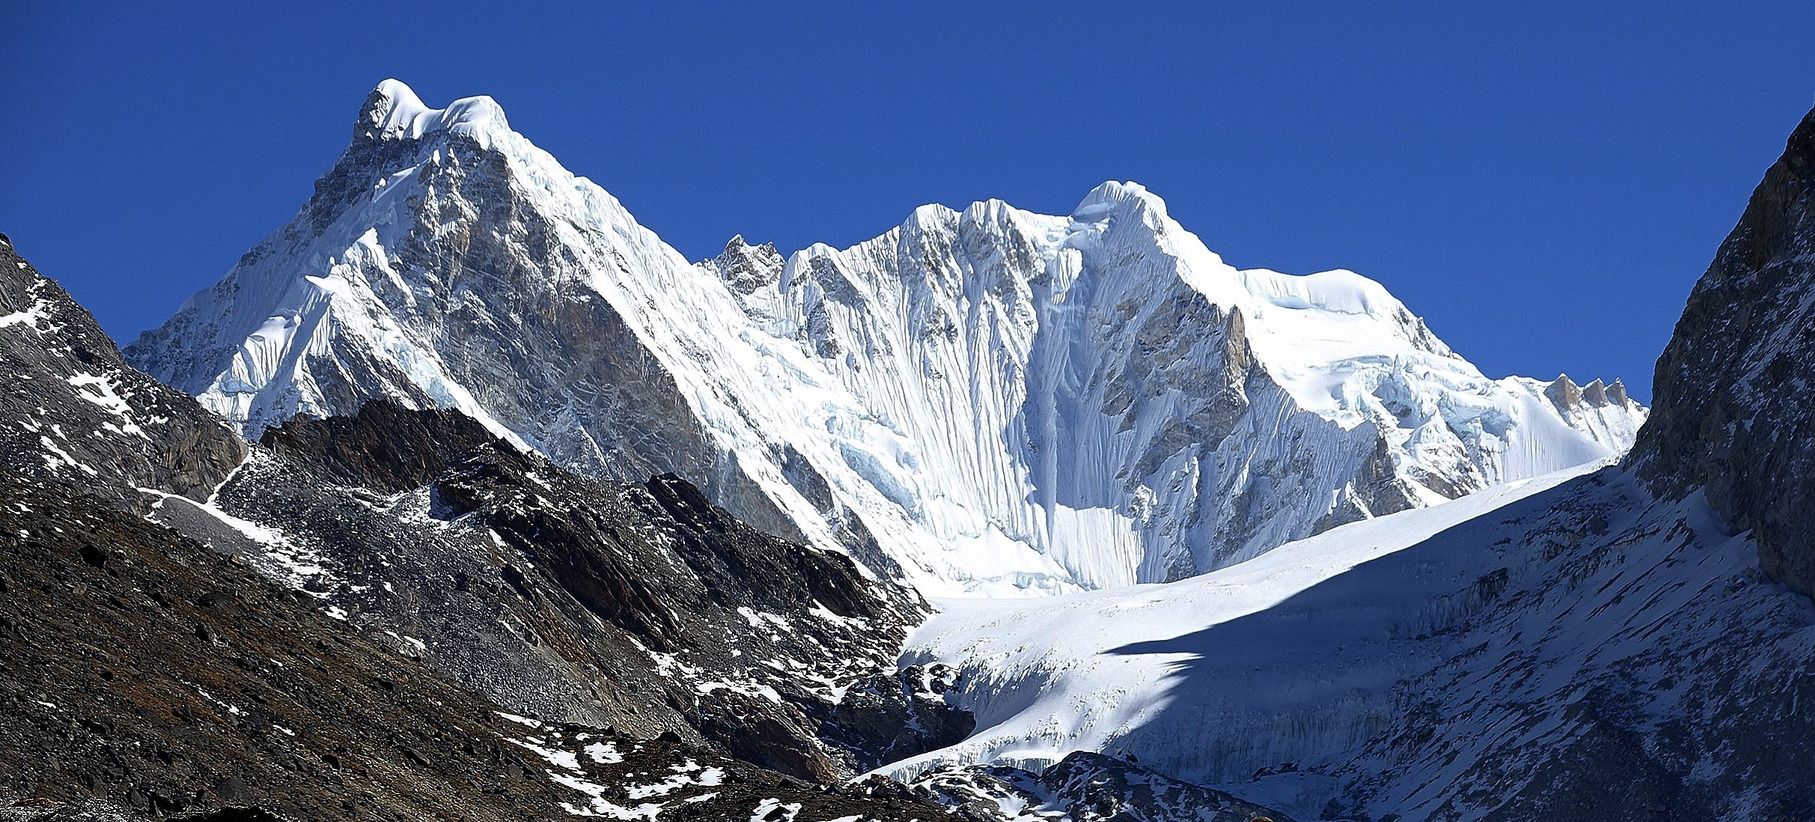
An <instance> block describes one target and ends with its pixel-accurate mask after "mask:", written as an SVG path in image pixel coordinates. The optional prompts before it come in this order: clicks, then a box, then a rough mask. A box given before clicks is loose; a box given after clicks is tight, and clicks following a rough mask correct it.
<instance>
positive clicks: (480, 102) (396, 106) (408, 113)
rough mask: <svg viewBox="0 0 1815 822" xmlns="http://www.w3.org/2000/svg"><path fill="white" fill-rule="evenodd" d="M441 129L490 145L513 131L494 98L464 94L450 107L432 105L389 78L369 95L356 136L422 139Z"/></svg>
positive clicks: (354, 136)
mask: <svg viewBox="0 0 1815 822" xmlns="http://www.w3.org/2000/svg"><path fill="white" fill-rule="evenodd" d="M437 131H446V132H450V133H453V134H461V135H465V136H468V137H471V138H473V139H474V140H475V141H477V142H478V143H479V144H480V145H482V146H486V147H488V148H489V147H491V146H492V145H493V143H494V142H495V141H496V140H497V139H498V138H499V137H501V136H503V135H506V134H510V133H512V132H511V130H510V121H509V120H507V119H505V116H504V109H503V108H502V107H501V106H499V105H498V102H497V101H496V100H493V99H492V98H490V97H486V96H483V95H481V96H478V97H463V98H461V99H459V100H455V101H454V102H453V103H450V104H449V105H448V107H447V108H429V107H428V106H427V105H424V104H423V102H422V98H420V97H417V96H416V92H415V91H414V90H413V89H411V88H410V87H409V86H407V85H405V84H404V83H403V81H401V80H395V79H388V80H385V81H384V82H382V83H379V84H378V86H377V87H376V88H374V89H372V93H371V94H369V95H367V96H366V103H365V106H363V107H362V108H361V109H360V111H359V120H358V122H357V123H356V124H355V126H354V130H353V139H355V140H359V139H371V140H398V139H403V140H420V139H422V138H423V137H425V136H427V135H429V134H432V133H434V132H437Z"/></svg>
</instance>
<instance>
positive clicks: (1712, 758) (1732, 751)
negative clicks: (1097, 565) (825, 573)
mask: <svg viewBox="0 0 1815 822" xmlns="http://www.w3.org/2000/svg"><path fill="white" fill-rule="evenodd" d="M1565 476H1566V475H1552V476H1549V477H1545V478H1540V479H1536V480H1531V481H1528V482H1526V483H1523V484H1520V485H1512V486H1502V487H1500V488H1496V489H1493V490H1489V491H1486V492H1483V493H1480V494H1476V495H1473V496H1470V497H1467V498H1465V499H1463V500H1459V501H1456V502H1451V503H1446V504H1443V505H1439V506H1434V507H1432V508H1429V509H1425V510H1420V511H1410V512H1405V513H1401V514H1395V515H1392V516H1389V517H1384V518H1381V519H1378V520H1374V521H1371V522H1366V523H1357V524H1353V525H1349V526H1344V527H1342V528H1337V529H1333V530H1331V531H1328V532H1326V533H1324V534H1320V535H1318V536H1316V537H1313V538H1311V539H1309V540H1305V541H1302V542H1298V543H1292V544H1288V545H1286V546H1282V547H1280V548H1278V549H1275V550H1273V551H1271V552H1269V553H1267V554H1265V555H1263V556H1261V557H1259V558H1257V559H1254V560H1250V561H1248V562H1245V563H1242V564H1240V565H1236V566H1233V567H1230V568H1225V569H1222V570H1219V571H1215V572H1212V573H1210V574H1206V575H1204V576H1201V577H1197V578H1194V579H1190V580H1184V581H1180V582H1174V583H1168V584H1163V585H1157V586H1134V587H1129V588H1124V589H1120V590H1116V591H1099V592H1090V593H1085V594H1078V595H1072V596H1067V597H1062V598H1057V599H1046V600H1032V601H1019V602H964V603H961V604H956V605H955V606H954V607H951V608H950V609H949V610H947V611H946V612H944V613H942V614H940V615H938V616H936V617H935V618H934V620H933V621H932V622H931V623H930V624H929V625H927V626H926V627H925V628H923V629H922V630H921V631H920V632H919V633H918V634H916V635H915V636H914V637H912V638H911V639H910V641H909V645H908V652H907V654H906V656H905V658H904V659H905V661H911V662H925V661H929V660H934V659H937V660H942V661H945V662H948V663H952V664H953V665H955V667H956V668H957V669H958V671H959V681H960V682H961V683H963V688H964V690H963V694H964V696H963V697H962V698H961V700H960V702H959V704H960V705H961V706H963V707H967V708H969V709H971V710H973V711H975V712H976V714H977V718H978V727H979V729H980V730H979V731H978V732H977V733H976V734H974V735H973V736H972V738H971V739H969V740H966V741H965V742H963V743H960V744H959V745H957V746H954V747H951V748H947V749H944V750H942V751H937V752H933V753H931V754H926V755H923V756H921V757H917V758H914V759H909V760H907V761H905V762H902V763H898V764H896V765H894V766H892V767H891V768H889V769H888V771H889V772H890V773H892V774H894V775H897V776H902V777H914V776H919V777H920V778H921V779H922V780H923V781H924V780H925V779H926V778H927V777H926V774H927V772H929V771H939V770H941V769H947V768H950V767H952V766H956V765H961V764H964V763H970V762H976V761H986V762H997V763H1003V764H1014V765H1019V766H1022V767H1029V766H1037V765H1042V764H1047V763H1052V762H1055V761H1058V760H1059V759H1061V758H1063V756H1064V755H1065V754H1066V753H1067V752H1070V751H1073V750H1101V751H1107V752H1115V753H1126V754H1131V755H1133V756H1136V757H1138V759H1139V761H1140V763H1141V764H1142V765H1144V766H1147V767H1150V768H1153V769H1156V770H1158V771H1160V772H1162V773H1166V774H1169V775H1172V776H1176V777H1179V778H1182V779H1185V780H1188V781H1191V782H1196V783H1200V784H1207V785H1215V786H1217V787H1219V788H1222V789H1225V790H1228V791H1230V792H1232V793H1234V794H1236V795H1238V796H1241V797H1244V798H1246V799H1249V800H1252V801H1256V802H1260V803H1263V804H1267V805H1271V806H1274V807H1279V808H1281V809H1283V810H1285V811H1287V812H1288V813H1291V814H1293V815H1294V816H1298V817H1301V818H1332V817H1331V816H1325V815H1324V814H1328V813H1334V814H1336V816H1335V817H1334V818H1344V819H1347V818H1368V819H1373V818H1379V817H1381V816H1382V815H1386V814H1393V813H1397V814H1400V815H1401V817H1402V818H1409V819H1426V818H1430V819H1483V818H1487V819H1530V818H1551V817H1549V816H1547V815H1546V814H1560V815H1561V816H1559V817H1557V818H1593V819H1653V818H1675V819H1696V818H1725V817H1727V816H1731V815H1737V818H1748V819H1767V818H1768V819H1802V818H1809V817H1808V814H1809V813H1811V812H1815V794H1811V792H1810V791H1809V790H1808V788H1807V781H1806V778H1805V777H1804V776H1803V774H1805V771H1804V770H1803V769H1805V768H1806V767H1807V763H1809V762H1810V761H1815V747H1812V746H1811V744H1810V743H1809V742H1808V739H1809V738H1810V737H1809V734H1810V733H1811V732H1812V731H1815V721H1812V720H1811V718H1810V716H1809V715H1808V714H1807V712H1806V711H1802V710H1801V709H1799V708H1798V707H1797V705H1798V704H1799V701H1800V699H1801V698H1802V697H1815V685H1811V684H1810V683H1812V682H1815V678H1811V677H1812V676H1815V667H1812V665H1811V662H1810V660H1811V659H1812V658H1815V656H1812V655H1811V653H1812V651H1815V610H1812V609H1811V608H1810V607H1809V603H1808V601H1807V600H1806V599H1804V598H1803V597H1801V596H1799V595H1797V594H1795V593H1793V592H1791V591H1789V590H1787V589H1785V588H1784V587H1782V586H1779V585H1776V584H1773V583H1772V582H1771V581H1769V580H1768V579H1766V578H1764V576H1763V575H1762V574H1760V573H1759V571H1758V567H1757V558H1756V551H1757V548H1756V546H1755V545H1754V544H1753V543H1752V541H1751V540H1750V539H1748V538H1746V537H1745V536H1743V535H1741V536H1734V535H1733V534H1732V533H1731V532H1729V531H1728V530H1727V529H1726V528H1725V526H1723V525H1722V523H1721V522H1720V520H1719V519H1718V518H1717V517H1716V516H1715V515H1714V513H1713V512H1712V511H1711V510H1710V509H1709V508H1708V506H1707V503H1706V502H1705V500H1704V499H1703V498H1702V497H1701V496H1700V495H1699V494H1698V495H1692V496H1690V497H1688V498H1686V499H1683V500H1681V501H1669V500H1659V499H1656V498H1655V497H1653V496H1651V494H1650V493H1649V492H1648V491H1646V490H1645V488H1644V486H1643V485H1642V484H1641V483H1640V482H1638V481H1637V480H1636V479H1635V478H1634V477H1633V476H1632V475H1631V474H1630V473H1628V472H1624V471H1622V470H1620V469H1616V468H1609V469H1606V470H1604V471H1602V472H1600V473H1597V474H1594V475H1591V476H1586V477H1580V478H1577V479H1574V480H1572V481H1569V482H1567V483H1566V484H1563V485H1561V486H1556V487H1551V486H1555V485H1556V483H1557V482H1559V481H1560V480H1562V479H1564V477H1565ZM1534 492H1535V493H1534ZM1521 497H1523V498H1522V499H1521ZM1495 506H1501V507H1498V508H1496V507H1495ZM1483 509H1494V510H1491V511H1487V512H1484V510H1483ZM1446 526H1447V527H1446ZM1438 529H1443V530H1438ZM1433 531H1437V533H1435V534H1432V532H1433ZM1660 809H1662V813H1663V816H1661V817H1660V816H1658V815H1657V814H1658V813H1659V812H1660Z"/></svg>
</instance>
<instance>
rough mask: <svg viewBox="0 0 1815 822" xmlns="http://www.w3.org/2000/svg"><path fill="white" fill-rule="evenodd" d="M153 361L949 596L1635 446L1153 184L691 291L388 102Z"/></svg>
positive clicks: (925, 226) (257, 404) (1355, 279)
mask: <svg viewBox="0 0 1815 822" xmlns="http://www.w3.org/2000/svg"><path fill="white" fill-rule="evenodd" d="M129 354H130V356H132V357H133V360H134V362H135V363H136V364H138V365H139V366H141V367H142V368H144V369H145V370H147V371H149V372H151V373H153V374H154V375H156V376H158V377H160V378H162V379H164V380H166V381H168V382H170V383H172V384H174V385H176V386H178V387H179V388H182V389H183V390H185V391H188V392H190V393H192V394H195V395H196V396H198V397H199V398H200V399H201V400H202V401H203V402H204V403H206V404H207V405H209V406H210V407H211V408H214V409H215V410H217V411H219V412H221V413H222V414H224V415H226V416H228V417H229V418H230V419H233V420H235V421H237V422H239V423H240V424H241V425H242V427H243V429H244V430H245V431H246V432H247V433H248V434H252V435H256V434H257V433H258V432H259V431H261V430H263V429H264V428H265V427H268V426H271V425H274V424H276V423H278V422H281V421H282V420H284V419H287V418H288V417H290V416H293V415H295V414H310V415H321V414H330V413H346V412H350V411H352V410H353V409H355V408H356V407H357V406H358V405H359V404H361V403H362V402H364V401H365V400H366V399H370V398H373V397H387V398H390V399H393V400H396V401H399V402H403V403H405V404H409V405H416V406H425V405H438V406H450V407H455V408H459V409H461V410H462V411H465V412H466V413H468V414H470V415H472V416H474V417H475V418H477V419H479V420H480V421H481V422H483V423H485V424H486V425H487V426H488V427H490V428H492V430H494V431H496V432H498V433H500V434H501V435H503V436H506V437H507V438H510V439H512V440H513V441H515V442H517V443H519V444H522V445H524V446H526V447H531V448H535V449H538V450H541V451H543V452H545V453H547V454H548V455H550V456H551V457H553V458H554V459H556V460H557V461H559V462H561V463H563V464H565V465H568V466H571V467H574V468H577V469H579V470H582V471H586V472H590V473H594V474H598V475H602V476H607V477H612V478H620V479H641V478H643V477H644V476H647V475H649V474H652V473H656V472H658V471H674V472H676V473H679V474H681V475H683V476H686V477H688V478H689V479H692V480H694V481H695V482H696V483H698V484H699V485H701V486H702V487H704V488H705V489H707V491H708V493H710V494H711V495H713V496H714V498H715V500H716V501H718V502H720V503H721V504H723V505H725V506H726V507H727V508H729V509H731V510H732V511H733V512H735V513H737V514H739V515H740V516H742V517H744V518H746V519H748V520H750V521H751V522H753V523H754V524H756V525H758V526H759V527H762V528H765V529H767V530H770V531H773V532H776V533H780V534H782V535H784V536H789V537H794V538H799V539H804V540H807V541H809V542H811V543H814V544H817V545H820V546H823V547H826V548H832V549H842V550H851V551H853V552H854V553H856V554H857V555H858V556H859V557H860V558H863V559H864V560H865V561H866V562H867V563H868V564H870V565H871V567H873V568H876V569H878V570H880V571H883V572H884V573H891V574H892V573H897V572H898V573H900V574H902V575H903V576H905V577H907V578H908V579H910V580H912V581H913V582H914V583H916V584H917V585H919V586H920V588H921V589H922V590H923V591H925V592H927V593H929V594H934V595H950V594H963V593H972V594H990V595H1001V594H1014V593H1039V592H1056V591H1063V590H1068V589H1074V588H1079V587H1085V588H1092V587H1104V586H1112V585H1120V584H1126V583H1129V582H1134V581H1151V580H1160V579H1169V578H1175V577H1179V576H1185V575H1190V574H1194V573H1200V572H1203V571H1205V570H1209V569H1211V568H1216V567H1221V566H1223V565H1227V564H1229V563H1231V562H1233V561H1237V560H1240V559H1243V558H1247V557H1250V556H1254V555H1256V554H1258V553H1261V552H1263V551H1266V550H1268V549H1270V548H1272V547H1273V546H1276V545H1279V544H1281V543H1283V542H1286V541H1288V540H1291V539H1295V538H1299V537H1303V536H1306V535H1308V534H1310V533H1314V532H1316V531H1319V530H1322V529H1324V528H1327V527H1330V526H1332V525H1335V524H1338V523H1341V522H1346V521H1350V520H1354V519H1361V518H1366V517H1370V516H1375V515H1379V514H1382V513H1387V512H1391V511H1396V510H1401V509H1404V508H1408V507H1416V506H1421V505H1425V504H1428V503H1430V502H1433V501H1437V500H1441V499H1445V498H1448V497H1453V496H1456V495H1459V494H1462V493H1467V492H1469V491H1473V490H1476V489H1479V488H1482V487H1485V486H1487V485H1489V484H1492V483H1495V482H1501V481H1505V480H1509V479H1516V478H1520V477H1525V476H1533V475H1537V474H1541V473H1545V472H1548V471H1550V470H1554V469H1557V468H1561V467H1565V466H1567V465H1572V464H1576V463H1580V462H1585V461H1588V460H1592V459H1596V458H1599V457H1603V456H1606V455H1608V454H1610V453H1614V452H1617V451H1620V450H1623V449H1624V448H1625V447H1626V446H1627V444H1629V442H1630V439H1631V430H1632V429H1634V428H1636V425H1637V421H1638V420H1640V419H1642V416H1643V409H1641V408H1639V407H1638V406H1637V405H1636V404H1634V403H1631V402H1630V401H1629V400H1627V399H1626V398H1625V397H1624V395H1623V393H1622V394H1620V395H1619V398H1618V399H1619V402H1618V403H1614V402H1612V401H1611V400H1608V399H1607V398H1606V397H1605V396H1604V394H1606V393H1614V392H1603V397H1602V400H1603V401H1602V402H1601V404H1600V405H1598V406H1596V405H1594V404H1593V403H1590V402H1588V401H1587V400H1579V401H1578V404H1579V405H1581V406H1582V407H1583V408H1592V411H1582V410H1580V409H1576V410H1574V411H1572V410H1571V406H1570V405H1569V404H1568V403H1559V402H1557V401H1554V400H1552V399H1551V398H1550V397H1549V396H1548V395H1546V394H1545V393H1544V389H1543V387H1542V384H1540V383H1536V382H1535V381H1519V380H1517V379H1513V380H1507V381H1500V382H1495V381H1492V380H1488V379H1487V378H1485V377H1483V376H1482V375H1481V374H1480V373H1479V372H1478V371H1477V370H1476V369H1474V368H1473V367H1472V366H1470V365H1469V364H1468V363H1467V362H1466V361H1463V360H1462V359H1460V358H1459V357H1457V356H1456V355H1454V354H1453V353H1451V352H1450V351H1449V350H1448V349H1447V348H1446V347H1445V346H1444V345H1443V344H1442V343H1441V342H1440V341H1438V340H1437V339H1436V338H1435V337H1434V336H1433V335H1432V334H1431V333H1430V331H1429V330H1428V329H1427V328H1425V326H1424V324H1423V323H1422V322H1421V321H1419V320H1418V319H1417V318H1416V317H1415V316H1413V315H1412V314H1411V313H1410V312H1409V311H1407V310H1406V308H1405V307H1404V306H1403V305H1401V304H1400V303H1399V302H1398V301H1397V300H1395V299H1394V298H1393V297H1392V296H1391V295H1389V294H1387V292H1386V291H1385V289H1384V288H1382V287H1381V286H1380V285H1379V284H1377V283H1374V282H1372V281H1370V280H1367V279H1365V278H1363V277H1361V276H1359V275H1356V274H1353V273H1350V272H1325V273H1321V274H1314V275H1311V276H1308V277H1294V276H1289V275H1283V274H1277V273H1274V272H1269V271H1238V270H1235V269H1233V268H1231V267H1230V266H1227V265H1225V264H1224V263H1223V262H1222V261H1221V259H1220V258H1218V257H1217V256H1216V255H1215V254H1213V253H1211V252H1210V251H1209V250H1208V249H1206V248H1205V247H1204V245H1203V243H1201V242H1200V241H1199V240H1198V239H1197V238H1196V237H1195V236H1193V235H1191V234H1190V233H1189V232H1187V231H1185V230H1184V229H1183V228H1181V227H1180V226H1179V225H1178V223H1176V222H1174V221H1173V220H1172V219H1171V218H1170V217H1169V216H1168V215H1167V214H1166V210H1165V205H1164V203H1162V202H1161V201H1160V200H1159V198H1157V197H1155V196H1153V195H1152V194H1150V193H1148V192H1146V191H1145V190H1144V189H1142V188H1141V187H1140V186H1137V185H1133V184H1123V183H1106V184H1104V185H1103V186H1100V187H1099V188H1098V189H1096V190H1095V191H1092V192H1091V193H1090V194H1089V196H1087V197H1086V198H1085V200H1084V201H1083V202H1082V203H1081V204H1080V205H1079V207H1078V208H1077V209H1076V210H1075V211H1074V213H1073V214H1071V215H1068V216H1056V217H1055V216H1045V215H1037V214H1031V213H1028V212H1024V211H1020V210H1017V209H1014V208H1012V207H1009V206H1007V205H1005V204H1003V203H1000V202H994V201H992V202H988V203H979V204H976V205H973V206H971V207H970V208H968V209H966V210H965V211H963V212H961V213H960V212H954V211H951V210H949V209H945V208H943V207H939V206H927V207H923V208H921V209H919V210H917V211H916V212H915V213H914V214H913V215H912V217H911V218H910V219H909V220H908V221H907V222H906V223H905V224H903V225H902V226H901V227H899V228H897V229H894V230H892V231H890V232H888V233H887V234H884V235H883V236H881V237H878V238H877V239H875V240H871V241H868V242H865V243H862V244H859V245H857V246H854V247H852V248H849V249H844V250H836V249H832V248H828V247H825V246H814V247H812V248H809V249H806V250H804V251H801V252H798V253H796V254H794V255H792V256H790V257H787V258H784V257H783V256H782V255H781V254H779V253H777V252H776V251H775V250H774V249H773V248H771V247H767V246H750V245H747V244H744V243H743V242H742V241H741V240H734V241H733V243H732V244H731V245H730V246H728V247H727V249H726V252H725V253H724V254H723V255H721V256H720V257H719V258H717V259H715V260H713V261H710V262H708V263H702V264H698V265H690V264H688V263H687V262H686V261H685V260H684V259H682V257H681V256H680V255H679V254H678V253H677V252H675V251H674V250H673V249H672V248H670V247H668V246H667V245H666V244H664V243H663V242H662V241H661V240H660V239H659V238H658V237H656V236H655V235H654V234H653V233H651V232H650V231H648V230H647V229H644V228H643V227H641V226H640V225H638V224H637V223H636V221H635V220H634V219H633V218H632V217H631V215H630V214H629V213H628V212H626V211H625V210H624V208H623V207H622V206H621V205H620V204H619V203H618V202H617V201H616V200H615V199H614V198H612V197H611V195H609V194H607V193H606V192H605V191H603V190H602V189H600V188H599V187H598V186H596V185H594V184H592V183H591V182H590V181H588V180H586V179H584V178H579V177H575V176H573V175H572V174H571V173H569V172H568V171H567V170H565V169H564V168H562V167H561V166H560V165H559V164H558V163H557V162H556V161H555V160H554V158H553V157H551V156H549V155H548V154H547V153H546V152H543V151H541V150H540V149H537V148H536V147H535V146H533V145H532V144H530V143H529V141H528V140H526V139H524V138H523V137H522V136H521V135H519V134H517V133H515V132H513V131H511V130H510V128H509V126H508V124H507V122H506V120H505V118H504V115H503V112H502V111H501V110H499V109H498V107H497V105H496V104H495V103H493V102H492V101H491V100H490V99H489V98H471V99H468V100H463V101H457V102H456V103H454V104H453V105H450V106H449V107H448V108H447V109H440V110H437V109H429V108H427V107H426V106H423V105H422V104H421V102H420V101H419V100H417V99H416V98H415V95H414V94H413V93H411V92H409V90H408V88H407V87H404V86H403V85H402V84H401V83H396V82H395V81H387V83H385V84H383V85H381V86H380V87H379V88H377V89H375V90H374V92H373V94H372V95H371V97H370V98H368V100H367V104H366V107H365V108H364V109H363V110H362V112H361V115H360V119H359V121H358V124H357V125H356V127H355V132H354V141H353V144H352V146H351V147H349V148H348V150H347V152H346V153H345V154H344V155H343V156H342V157H341V159H340V161H339V162H338V163H337V165H336V167H335V168H334V170H333V171H331V172H330V173H329V174H328V175H327V176H325V177H324V178H323V179H322V180H321V181H319V182H318V183H317V185H316V193H315V196H314V198H313V199H312V200H311V201H310V203H309V204H308V205H307V206H305V207H304V209H303V210H302V212H301V213H299V214H298V215H297V217H296V218H295V219H294V220H293V221H292V222H291V223H290V225H288V226H286V227H285V228H284V229H282V230H280V231H279V232H277V233H276V234H274V235H272V237H270V238H269V239H267V240H266V241H265V242H263V243H261V244H260V245H259V246H258V247H257V248H255V249H254V250H253V251H252V252H250V253H249V254H247V256H246V257H245V258H244V259H243V260H242V261H241V262H240V264H239V265H238V266H236V267H235V268H234V269H233V270H232V271H231V272H229V273H228V275H227V277H226V278H225V279H224V280H222V282H221V283H219V284H218V285H216V286H215V287H213V288H211V289H209V290H207V291H203V292H201V293H199V294H197V295H196V296H195V297H193V298H192V299H191V301H190V302H189V303H188V304H187V305H185V307H184V308H183V309H182V310H181V311H180V312H179V313H178V314H177V315H176V316H175V317H173V318H172V319H171V320H170V321H169V322H168V323H166V325H165V326H164V327H162V328H160V329H158V330H156V331H153V332H150V333H148V334H147V335H145V337H143V338H142V339H141V340H140V341H139V342H138V343H137V344H135V345H134V346H133V347H132V348H131V349H129ZM1579 393H1581V392H1579Z"/></svg>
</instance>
